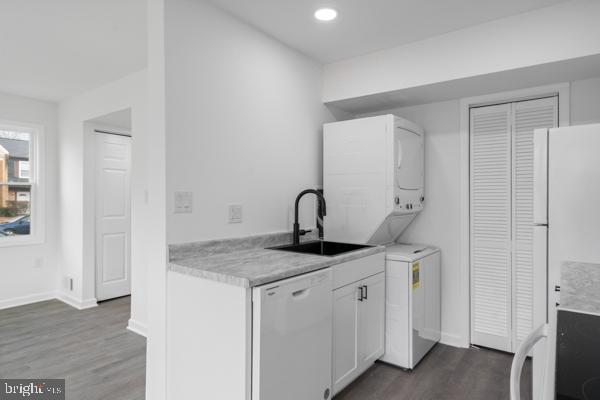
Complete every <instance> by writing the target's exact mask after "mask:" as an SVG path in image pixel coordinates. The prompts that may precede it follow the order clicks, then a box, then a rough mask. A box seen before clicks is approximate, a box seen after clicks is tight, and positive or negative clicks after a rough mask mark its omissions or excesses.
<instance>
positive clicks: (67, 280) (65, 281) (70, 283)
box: [63, 276, 73, 292]
mask: <svg viewBox="0 0 600 400" xmlns="http://www.w3.org/2000/svg"><path fill="white" fill-rule="evenodd" d="M63 285H64V288H65V289H67V290H68V291H69V292H72V291H73V278H71V277H70V276H65V277H64V279H63Z"/></svg>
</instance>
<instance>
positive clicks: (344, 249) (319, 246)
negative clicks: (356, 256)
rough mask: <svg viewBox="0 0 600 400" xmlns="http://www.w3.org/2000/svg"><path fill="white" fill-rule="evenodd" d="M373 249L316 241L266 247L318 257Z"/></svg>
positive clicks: (364, 245)
mask: <svg viewBox="0 0 600 400" xmlns="http://www.w3.org/2000/svg"><path fill="white" fill-rule="evenodd" d="M368 247H374V246H370V245H366V244H354V243H339V242H328V241H326V240H316V241H312V242H304V243H300V244H286V245H283V246H275V247H267V249H269V250H283V251H292V252H294V253H305V254H316V255H319V256H337V255H338V254H343V253H348V252H350V251H355V250H360V249H366V248H368Z"/></svg>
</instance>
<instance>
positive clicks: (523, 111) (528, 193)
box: [512, 96, 558, 351]
mask: <svg viewBox="0 0 600 400" xmlns="http://www.w3.org/2000/svg"><path fill="white" fill-rule="evenodd" d="M556 126H558V97H557V96H555V97H549V98H545V99H537V100H529V101H521V102H516V103H513V105H512V134H513V139H512V144H513V206H512V208H513V213H512V217H513V224H512V225H513V262H512V264H513V265H512V268H513V273H512V287H513V301H512V314H513V320H512V326H513V329H512V351H516V349H517V348H518V346H519V344H520V343H521V342H522V341H523V339H525V337H526V336H527V335H528V334H529V333H530V332H531V330H532V329H533V130H534V129H538V128H553V127H556Z"/></svg>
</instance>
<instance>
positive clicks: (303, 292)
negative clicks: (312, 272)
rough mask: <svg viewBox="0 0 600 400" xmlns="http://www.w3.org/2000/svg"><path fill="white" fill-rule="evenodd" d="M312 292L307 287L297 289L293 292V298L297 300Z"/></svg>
mask: <svg viewBox="0 0 600 400" xmlns="http://www.w3.org/2000/svg"><path fill="white" fill-rule="evenodd" d="M309 294H310V288H309V287H308V288H305V289H300V290H296V291H295V292H292V298H293V299H295V300H301V299H303V298H305V297H307V296H308V295H309Z"/></svg>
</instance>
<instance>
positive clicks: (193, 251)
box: [168, 232, 385, 288]
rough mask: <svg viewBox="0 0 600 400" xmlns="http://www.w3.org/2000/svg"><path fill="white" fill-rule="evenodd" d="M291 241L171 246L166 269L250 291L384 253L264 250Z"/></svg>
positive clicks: (285, 236)
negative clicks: (325, 253)
mask: <svg viewBox="0 0 600 400" xmlns="http://www.w3.org/2000/svg"><path fill="white" fill-rule="evenodd" d="M290 241H291V235H290V234H289V233H288V232H285V233H275V234H267V235H257V236H250V237H247V238H235V239H224V240H211V241H206V242H197V243H189V244H183V245H175V246H170V247H169V259H170V261H169V265H168V268H169V270H170V271H174V272H178V273H181V274H186V275H191V276H195V277H199V278H204V279H210V280H214V281H217V282H221V283H226V284H230V285H235V286H241V287H245V288H250V287H254V286H260V285H264V284H267V283H271V282H275V281H278V280H281V279H286V278H290V277H293V276H297V275H301V274H305V273H308V272H312V271H316V270H319V269H323V268H327V267H330V266H333V265H336V264H341V263H343V262H346V261H351V260H355V259H357V258H362V257H366V256H369V255H372V254H377V253H382V252H385V247H383V246H376V247H369V248H366V249H361V250H356V251H352V252H348V253H343V254H340V255H337V256H333V257H332V256H319V255H312V254H300V253H294V252H289V251H281V250H267V249H265V247H271V246H277V245H280V244H285V243H289V242H290Z"/></svg>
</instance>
